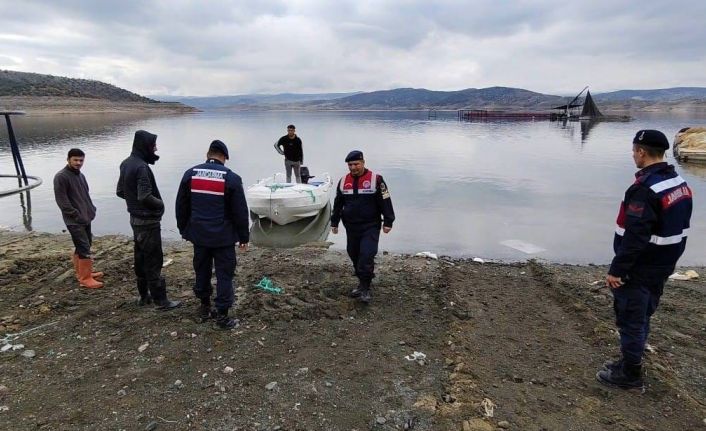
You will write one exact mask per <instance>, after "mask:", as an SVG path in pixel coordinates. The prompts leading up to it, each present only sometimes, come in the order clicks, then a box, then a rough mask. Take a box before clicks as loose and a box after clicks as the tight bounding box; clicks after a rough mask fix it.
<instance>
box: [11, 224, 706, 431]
mask: <svg viewBox="0 0 706 431" xmlns="http://www.w3.org/2000/svg"><path fill="white" fill-rule="evenodd" d="M94 250H95V252H96V267H97V268H98V269H100V270H102V271H105V272H106V276H105V283H106V287H105V288H103V289H99V290H88V289H82V288H78V284H77V282H76V281H75V279H74V278H73V271H72V268H70V266H71V262H70V260H69V255H70V251H71V241H70V239H69V237H68V235H53V234H44V233H17V232H6V231H3V232H0V340H2V341H0V350H2V351H0V429H8V430H9V429H42V430H43V429H46V430H68V429H71V430H77V429H81V430H83V429H85V430H116V429H125V430H154V429H158V430H162V429H163V430H184V429H209V430H348V431H351V430H460V431H469V430H505V429H507V430H537V431H538V430H696V429H704V428H705V427H706V422H704V421H705V420H706V377H705V376H706V282H704V280H703V278H699V279H696V280H691V281H670V282H669V284H668V287H667V289H666V292H665V295H664V296H663V299H662V303H661V305H660V308H659V310H658V311H657V313H656V315H655V317H654V319H653V325H652V331H653V332H652V334H651V336H650V346H651V348H650V353H649V354H648V357H647V364H646V365H647V370H648V372H647V378H646V380H647V383H648V385H649V387H648V389H647V392H646V393H645V394H643V395H638V394H634V393H630V392H624V391H620V390H613V389H610V388H606V387H604V386H602V385H600V384H598V383H597V382H596V381H595V379H594V374H595V372H596V370H597V369H598V368H599V367H600V366H601V364H602V362H603V361H604V360H605V359H606V358H608V357H611V356H614V355H615V354H616V353H617V351H618V348H617V334H616V332H615V329H614V324H613V315H612V307H611V296H610V292H609V291H608V290H607V289H606V288H605V287H604V286H603V283H602V280H603V277H604V274H605V271H606V268H605V267H603V266H571V265H554V264H542V263H538V262H534V261H528V262H524V263H515V264H500V263H479V262H473V261H471V260H464V259H452V258H448V257H443V256H442V257H440V258H439V259H438V260H434V259H427V258H421V257H414V256H409V255H399V254H388V253H381V254H380V256H379V257H378V269H377V273H378V277H377V278H376V279H375V291H374V299H373V303H372V304H371V305H369V306H367V307H364V306H360V305H358V304H357V303H355V302H354V301H353V300H351V299H349V298H347V297H346V293H347V291H348V290H349V289H350V288H351V287H352V286H353V285H354V284H355V280H354V277H353V276H352V274H351V268H350V264H349V262H348V260H347V257H346V256H345V254H344V253H342V252H340V251H333V250H328V249H327V247H326V244H312V245H309V246H304V247H298V248H295V249H279V250H276V249H267V248H253V249H251V250H250V251H249V252H247V253H241V254H239V255H238V270H237V282H238V286H239V287H238V290H237V294H238V306H237V308H236V310H235V314H236V315H237V316H238V317H239V318H240V322H241V323H240V327H239V328H237V329H236V330H233V331H229V332H225V331H219V330H217V329H216V328H215V326H214V325H212V324H211V323H198V322H197V321H196V319H195V312H196V307H197V303H198V302H197V300H195V299H194V298H193V294H192V292H191V284H192V282H193V273H192V270H191V259H192V252H191V247H190V245H189V244H188V243H185V242H173V243H169V244H166V245H165V265H166V266H165V268H164V274H165V276H166V278H167V282H168V285H169V288H168V289H169V292H170V294H171V296H172V297H173V298H175V299H179V300H182V301H184V306H183V307H181V308H180V309H178V310H176V311H173V312H167V313H164V312H157V311H154V310H153V309H151V308H144V307H142V308H141V307H139V306H137V305H136V303H135V295H136V294H135V288H134V275H133V273H132V268H131V263H132V242H131V240H130V239H128V238H126V237H123V236H104V237H99V238H97V239H96V241H95V244H94ZM685 269H694V270H696V271H697V272H698V273H699V274H702V275H704V274H706V271H705V270H704V268H680V271H683V270H685ZM262 277H269V278H270V279H271V280H272V281H273V282H274V283H275V284H276V285H277V286H279V287H281V288H283V289H284V291H283V292H282V293H280V294H275V293H270V292H266V291H263V290H261V289H259V288H257V287H255V285H256V284H257V283H258V281H260V280H261V279H262ZM8 346H9V347H8ZM415 352H417V353H415Z"/></svg>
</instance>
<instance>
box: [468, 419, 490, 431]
mask: <svg viewBox="0 0 706 431" xmlns="http://www.w3.org/2000/svg"><path fill="white" fill-rule="evenodd" d="M463 431H493V426H492V425H491V424H489V423H488V422H486V421H484V420H483V419H478V418H475V419H470V420H467V421H463Z"/></svg>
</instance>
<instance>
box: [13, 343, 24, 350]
mask: <svg viewBox="0 0 706 431" xmlns="http://www.w3.org/2000/svg"><path fill="white" fill-rule="evenodd" d="M24 348H25V345H24V344H15V345H13V346H12V350H13V351H14V350H22V349H24Z"/></svg>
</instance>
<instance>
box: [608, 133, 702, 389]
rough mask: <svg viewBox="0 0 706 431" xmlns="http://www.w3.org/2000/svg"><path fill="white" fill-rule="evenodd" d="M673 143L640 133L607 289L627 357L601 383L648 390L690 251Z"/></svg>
mask: <svg viewBox="0 0 706 431" xmlns="http://www.w3.org/2000/svg"><path fill="white" fill-rule="evenodd" d="M668 148H669V141H668V140H667V137H666V136H664V134H663V133H662V132H660V131H657V130H640V131H639V132H637V134H636V135H635V138H634V139H633V147H632V158H633V160H634V162H635V166H637V167H638V168H640V170H639V171H638V172H637V173H636V174H635V182H634V183H633V184H632V185H631V186H630V187H629V188H628V190H627V191H626V192H625V197H624V199H623V201H622V202H621V204H620V212H619V213H618V220H617V222H618V227H617V229H616V231H615V238H614V241H613V249H614V251H615V257H614V258H613V261H612V263H611V265H610V269H609V270H608V275H607V277H606V284H607V285H608V286H609V287H610V288H611V289H612V291H613V309H614V310H615V320H616V325H617V326H618V330H619V332H620V350H621V357H620V359H618V360H615V361H608V362H606V363H605V364H604V368H603V369H602V370H600V371H599V372H598V373H597V374H596V378H597V379H598V381H599V382H601V383H604V384H608V385H613V386H617V387H620V388H624V389H640V390H644V381H643V378H642V358H643V353H644V351H645V344H646V342H647V336H648V334H649V330H650V317H651V316H652V314H653V313H654V312H655V310H656V309H657V305H658V304H659V299H660V296H661V295H662V291H663V289H664V283H665V281H666V280H667V277H669V275H670V274H672V273H673V272H674V268H675V266H676V263H677V260H679V257H680V256H681V255H682V253H683V252H684V248H685V247H686V235H687V232H688V229H689V220H690V219H691V210H692V199H691V196H692V194H691V189H689V186H688V185H687V184H686V182H685V181H684V180H683V179H682V178H681V177H680V176H679V175H678V174H677V173H676V171H675V170H674V166H671V165H668V164H667V163H666V162H665V161H664V160H663V159H664V152H665V150H667V149H668Z"/></svg>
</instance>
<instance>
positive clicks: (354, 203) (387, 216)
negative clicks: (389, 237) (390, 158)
mask: <svg viewBox="0 0 706 431" xmlns="http://www.w3.org/2000/svg"><path fill="white" fill-rule="evenodd" d="M373 180H374V181H373ZM340 220H343V224H344V225H346V226H351V225H359V226H364V225H372V224H378V225H380V221H381V220H382V223H383V226H386V227H392V223H393V222H394V221H395V211H394V210H393V208H392V199H390V191H389V190H388V189H387V184H385V180H384V179H383V178H382V175H377V174H375V173H373V172H371V171H369V170H368V169H366V170H365V171H364V172H363V175H361V176H360V177H354V176H352V175H351V174H348V175H346V176H345V177H343V178H341V179H340V180H339V181H338V187H337V188H336V198H335V199H334V200H333V211H332V212H331V226H332V227H338V222H339V221H340Z"/></svg>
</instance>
